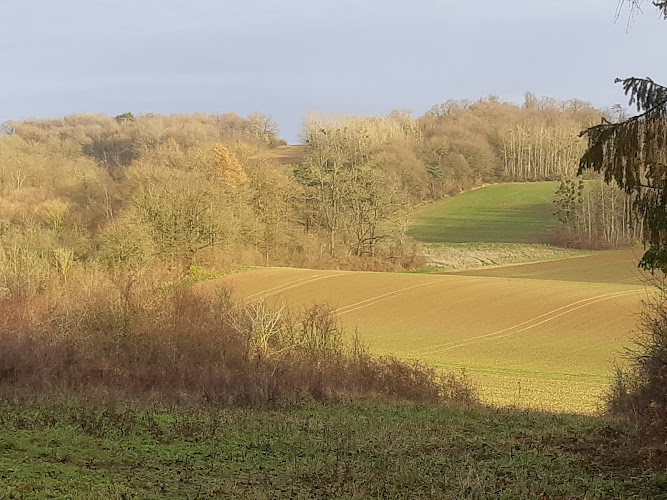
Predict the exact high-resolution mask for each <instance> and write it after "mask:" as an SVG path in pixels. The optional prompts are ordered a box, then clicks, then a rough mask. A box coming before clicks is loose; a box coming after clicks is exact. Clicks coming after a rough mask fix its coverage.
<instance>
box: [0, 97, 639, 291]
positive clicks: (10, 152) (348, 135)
mask: <svg viewBox="0 0 667 500" xmlns="http://www.w3.org/2000/svg"><path fill="white" fill-rule="evenodd" d="M603 116H605V117H607V119H613V113H612V112H611V111H609V112H602V111H599V110H596V109H595V108H593V107H592V106H591V105H589V104H587V103H584V102H582V101H578V100H570V101H557V100H554V99H547V98H542V99H538V98H536V97H535V96H533V95H532V94H526V98H525V102H524V103H523V105H521V106H519V105H516V104H512V103H507V102H502V101H500V100H499V99H498V98H496V97H493V96H491V97H488V98H485V99H480V100H477V101H449V102H446V103H444V104H441V105H438V106H435V107H434V108H432V109H431V110H430V111H429V112H427V113H426V114H425V115H424V116H422V117H420V118H418V119H413V118H412V117H411V116H410V114H409V113H404V112H398V111H397V112H393V113H391V114H390V115H389V116H387V117H385V118H369V117H331V116H317V115H312V116H309V117H308V118H307V119H306V121H305V124H304V129H303V142H304V144H303V147H302V155H301V156H302V157H301V158H298V159H296V160H294V161H293V163H285V162H281V161H278V160H279V157H280V154H281V152H282V151H284V150H285V147H286V145H285V142H284V141H283V140H282V139H280V136H279V129H278V126H277V124H276V123H275V122H274V121H273V120H272V119H271V118H270V117H268V116H266V115H263V114H261V113H255V114H253V115H250V116H248V117H247V118H244V117H241V116H238V115H236V114H234V113H228V114H222V115H206V114H195V115H187V116H186V115H170V116H164V115H154V114H149V115H143V116H138V117H135V116H134V115H132V114H131V113H126V114H123V115H119V116H116V117H109V116H105V115H92V114H84V115H70V116H66V117H64V118H61V119H27V120H24V121H20V122H8V123H6V124H4V126H3V136H2V137H0V276H1V277H2V282H0V286H3V287H5V288H7V289H8V290H10V291H11V293H12V294H16V295H30V294H31V293H34V292H36V291H39V290H43V289H44V288H45V287H46V286H47V284H48V283H49V282H50V281H51V280H52V279H62V280H67V279H68V277H69V276H70V275H72V273H73V272H75V270H76V269H77V268H80V267H82V266H83V267H87V268H90V267H94V268H95V269H98V270H104V269H107V270H114V272H118V271H119V270H123V269H126V270H136V269H141V268H144V267H147V266H152V265H156V264H157V265H160V266H161V267H164V265H163V264H167V265H168V266H167V267H168V268H169V269H173V270H180V271H179V272H181V271H183V270H186V271H187V270H188V269H194V268H196V267H197V266H201V267H205V268H207V269H215V270H224V269H230V268H233V267H235V266H243V265H257V264H280V265H294V266H308V267H339V268H356V269H397V268H408V267H413V266H415V265H419V264H420V260H419V251H418V249H417V247H416V246H415V245H414V244H413V243H411V242H410V240H409V238H407V237H406V230H407V228H408V224H409V217H410V213H411V210H412V208H413V207H415V206H417V205H419V204H423V203H425V202H429V201H432V200H437V199H439V198H442V197H444V196H451V195H455V194H457V193H459V192H461V191H464V190H467V189H470V188H472V187H475V186H479V185H481V184H483V183H492V182H505V181H536V180H547V179H549V180H554V179H563V180H565V179H574V178H575V176H576V173H577V169H578V158H579V157H580V156H581V154H582V152H583V151H584V148H585V146H586V144H585V141H584V140H583V139H580V138H579V135H578V132H579V131H580V130H582V129H584V128H585V127H587V126H590V125H592V124H594V123H598V122H599V121H600V119H601V118H602V117H603ZM573 182H574V181H573ZM573 185H574V184H573ZM577 189H579V188H577ZM582 189H583V188H582ZM587 189H588V188H587ZM591 189H592V188H591ZM596 189H599V188H596ZM604 189H606V190H610V189H612V188H608V187H605V188H604ZM575 191H576V190H575ZM612 191H613V190H612ZM605 193H606V192H605ZM570 194H571V196H570V198H571V200H570V201H569V202H564V201H563V200H564V199H565V198H567V196H565V197H564V195H562V193H561V205H560V208H558V207H557V211H558V212H559V216H560V217H561V220H562V222H563V223H564V227H566V228H567V231H566V232H567V235H568V237H567V238H566V239H567V240H568V242H570V243H571V242H575V243H576V242H577V241H580V240H581V241H583V240H587V241H588V243H591V242H592V240H593V239H594V238H593V235H594V233H595V234H596V235H602V236H603V237H604V238H603V239H604V241H607V242H608V243H610V244H616V243H617V242H618V241H619V240H621V239H622V237H624V236H625V235H626V233H627V232H628V231H626V229H625V228H626V227H628V222H627V221H626V220H625V219H623V217H624V215H623V214H626V213H629V208H628V207H629V202H628V201H627V200H625V199H622V198H623V196H624V195H622V193H620V192H619V191H618V190H616V191H613V193H612V194H613V196H612V195H611V194H609V193H606V194H604V196H603V198H602V203H604V199H607V198H605V196H606V197H609V196H611V198H610V199H611V201H610V203H611V204H612V205H609V206H610V207H613V208H611V210H612V211H613V212H614V214H616V212H618V214H620V215H619V217H621V219H618V217H617V216H616V215H614V216H611V215H609V213H610V209H607V208H605V210H606V211H605V212H604V213H603V214H602V215H601V216H599V217H598V216H597V215H596V216H595V217H594V216H592V215H591V214H590V213H589V214H588V215H582V214H583V212H582V211H585V209H586V208H587V207H588V209H589V212H590V210H591V209H590V207H591V206H592V205H591V202H590V197H589V198H587V199H588V200H589V201H588V202H587V204H586V203H584V202H583V200H584V198H585V195H584V193H583V191H581V192H580V191H577V192H576V193H570ZM617 198H618V199H617ZM568 199H569V198H568ZM563 203H564V204H563ZM568 203H569V205H568ZM599 204H600V203H597V202H596V206H597V205H599ZM580 212H581V213H580ZM600 217H601V218H600ZM594 220H595V221H598V222H597V224H598V225H597V226H595V227H594V224H593V221H594ZM600 220H602V221H605V220H610V221H612V224H613V227H612V229H609V228H607V227H606V226H604V224H602V222H600ZM575 222H576V224H575ZM603 226H604V227H603Z"/></svg>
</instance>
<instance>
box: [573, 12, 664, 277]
mask: <svg viewBox="0 0 667 500" xmlns="http://www.w3.org/2000/svg"><path fill="white" fill-rule="evenodd" d="M629 3H630V5H631V7H632V9H633V11H635V10H636V9H640V8H641V6H642V4H643V3H644V2H643V1H642V0H630V1H629ZM653 5H655V6H656V7H657V8H658V9H659V11H660V12H661V14H662V15H663V16H664V17H665V18H666V19H667V1H661V2H654V3H653ZM616 82H617V83H621V84H622V85H623V89H624V91H625V94H626V95H627V96H628V97H629V100H630V106H633V105H634V106H636V109H637V115H635V116H633V117H631V118H628V119H625V120H622V121H619V122H618V123H612V122H609V121H607V120H605V119H603V120H602V123H601V124H599V125H596V126H594V127H591V128H589V129H587V130H586V131H584V132H583V135H587V136H588V150H587V151H586V152H585V154H584V155H583V157H582V159H581V164H580V171H583V170H586V169H592V170H594V171H596V172H602V173H603V174H604V176H605V180H607V181H612V180H613V181H616V183H617V184H618V185H619V186H620V187H621V188H623V189H624V190H625V191H626V192H627V193H630V194H632V195H633V196H634V198H635V209H636V210H637V212H639V214H640V216H641V217H640V219H641V220H642V221H643V222H642V223H643V225H644V232H643V235H644V241H645V243H647V244H648V245H649V248H648V250H647V252H646V253H645V254H644V257H643V258H642V260H641V262H640V266H641V267H642V268H644V269H647V270H651V271H654V270H662V271H663V272H667V87H665V86H663V85H659V84H658V83H656V82H654V81H653V80H651V79H650V78H635V77H632V78H625V79H620V78H619V79H616Z"/></svg>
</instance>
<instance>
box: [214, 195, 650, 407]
mask: <svg viewBox="0 0 667 500" xmlns="http://www.w3.org/2000/svg"><path fill="white" fill-rule="evenodd" d="M554 190H555V184H554V183H532V184H507V185H495V186H489V187H486V188H482V189H479V190H477V191H473V192H470V193H466V194H464V195H461V196H459V197H455V198H450V199H447V200H443V201H442V202H439V203H436V204H434V205H431V206H429V207H425V208H423V209H422V210H420V211H419V213H418V215H417V217H416V222H415V225H414V226H413V228H412V231H411V234H412V235H413V237H415V238H417V239H420V240H421V241H424V242H431V243H434V242H435V243H437V244H443V245H448V244H449V245H454V246H457V245H458V246H459V247H460V246H461V245H462V243H463V242H467V243H472V244H476V245H477V244H478V243H479V242H485V244H488V245H490V246H489V247H488V248H500V249H501V250H502V249H505V248H508V247H507V245H509V244H513V245H523V244H525V245H535V244H543V243H545V242H547V241H548V239H549V238H550V235H551V234H553V233H552V232H553V229H554V227H555V225H554V222H555V221H554V220H553V215H551V212H552V206H551V201H550V200H551V198H550V196H551V194H552V193H553V191H554ZM475 242H477V243H475ZM494 245H496V246H495V247H494ZM460 248H463V251H464V252H465V249H466V247H465V245H464V246H463V247H460ZM478 248H483V249H484V248H487V247H484V246H482V247H478ZM509 248H514V247H513V246H510V247H509ZM540 248H549V249H550V248H551V247H546V246H544V245H542V247H540ZM640 254H641V252H640V251H634V250H623V251H615V252H597V253H594V254H592V255H591V254H590V253H588V254H583V253H582V254H576V253H574V254H572V253H570V254H568V253H567V251H565V253H562V254H556V255H555V257H553V256H552V255H551V254H550V257H553V258H550V259H548V260H549V261H548V262H536V263H535V262H534V263H527V264H521V265H506V266H500V265H496V266H487V267H486V268H481V269H467V270H465V269H464V270H462V271H457V272H442V273H427V274H409V273H403V274H395V273H370V272H345V271H318V270H307V269H292V268H263V269H255V270H251V271H247V272H244V273H241V274H238V275H234V276H232V277H229V278H225V279H224V280H222V281H225V282H226V283H227V284H228V285H231V286H232V287H233V288H234V289H235V290H236V293H237V294H238V295H240V296H243V297H245V298H246V299H247V300H261V299H266V300H269V301H272V302H285V303H288V304H291V305H295V306H306V305H311V304H313V303H328V304H330V305H332V306H335V307H336V308H337V311H338V316H339V318H340V320H341V321H342V322H343V324H344V325H345V326H346V327H347V329H348V331H353V330H354V329H358V332H359V334H360V336H361V338H362V339H363V340H364V341H365V342H366V343H368V345H369V347H370V348H371V351H372V352H373V353H375V354H379V355H391V356H396V357H398V358H401V359H407V360H415V361H419V362H424V363H428V364H431V365H435V366H438V367H442V368H445V369H449V370H457V371H458V370H465V371H466V373H468V374H469V375H470V376H471V377H472V378H474V379H475V380H477V381H479V384H480V390H481V393H482V396H483V398H484V400H485V401H486V402H489V403H494V404H500V405H510V406H518V407H532V408H539V409H545V410H555V411H573V412H585V413H591V412H595V411H596V410H597V408H598V407H599V405H600V402H601V395H602V394H603V393H604V391H605V390H606V387H607V386H608V383H609V381H610V379H611V375H612V373H613V366H612V365H613V362H614V361H620V360H621V359H622V354H623V349H624V347H625V346H627V345H628V344H629V342H630V340H629V339H630V335H631V332H632V331H633V329H634V327H635V324H636V321H637V315H638V313H639V311H640V307H641V301H642V299H643V298H645V297H646V296H647V293H649V292H648V291H647V287H646V286H645V285H644V281H643V278H642V276H641V274H640V273H639V271H638V270H637V267H636V261H637V258H638V257H639V255H640ZM531 255H532V254H531ZM540 255H541V254H540V253H539V252H538V253H536V254H534V258H535V260H540V259H539V257H540ZM573 256H574V257H573ZM216 283H220V281H218V282H212V283H208V284H206V285H205V286H206V287H212V286H215V284H216Z"/></svg>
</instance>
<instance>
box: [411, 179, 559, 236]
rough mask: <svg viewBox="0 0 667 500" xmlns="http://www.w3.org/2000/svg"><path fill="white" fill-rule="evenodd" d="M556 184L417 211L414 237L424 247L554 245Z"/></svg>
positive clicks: (501, 187)
mask: <svg viewBox="0 0 667 500" xmlns="http://www.w3.org/2000/svg"><path fill="white" fill-rule="evenodd" d="M557 188H558V183H555V182H535V183H516V184H496V185H492V186H486V187H484V188H481V189H477V190H475V191H470V192H468V193H463V194H461V195H459V196H454V197H452V198H446V199H444V200H441V201H438V202H436V203H432V204H430V205H427V206H425V207H422V208H421V209H420V210H418V211H417V212H416V213H415V215H414V217H413V222H412V227H411V229H410V231H409V233H408V234H409V235H410V236H412V237H413V238H415V239H416V240H418V241H422V242H425V243H550V242H551V241H552V239H553V232H554V230H555V229H556V228H557V226H558V220H557V219H556V217H555V216H554V215H553V212H554V207H553V203H552V200H553V195H554V193H555V191H556V189H557Z"/></svg>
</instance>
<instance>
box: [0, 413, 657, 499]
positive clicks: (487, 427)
mask: <svg viewBox="0 0 667 500" xmlns="http://www.w3.org/2000/svg"><path fill="white" fill-rule="evenodd" d="M632 439H633V435H632V430H631V429H630V428H629V427H628V426H627V425H626V424H623V423H621V422H619V421H615V420H604V419H600V418H592V417H582V416H567V415H552V414H542V413H534V412H527V411H512V410H500V409H491V408H483V407H442V406H428V405H427V406H424V405H416V404H399V403H393V404H391V403H390V404H388V403H385V404H379V403H374V404H371V403H339V404H334V405H321V404H308V405H304V406H300V407H292V408H283V409H236V410H221V409H213V408H210V407H207V408H201V407H193V408H190V409H187V408H186V407H178V408H176V409H174V408H171V409H164V410H159V409H155V408H153V409H146V408H144V410H139V411H138V410H133V409H127V408H125V409H124V408H122V407H113V406H107V407H104V408H103V407H98V406H95V405H92V404H82V405H78V404H75V403H27V404H26V403H8V402H4V403H0V498H108V499H114V498H218V497H223V496H224V497H241V496H244V497H248V498H312V497H316V498H322V497H337V498H371V497H376V498H452V499H454V498H457V499H458V498H469V499H482V498H503V499H514V498H517V499H518V498H536V499H537V498H550V499H558V498H588V499H594V498H617V499H621V498H652V499H659V498H667V477H666V476H665V475H664V474H659V473H656V472H648V471H646V470H645V468H644V466H643V465H642V461H641V458H638V457H640V455H637V454H635V453H628V451H627V446H628V443H631V442H632Z"/></svg>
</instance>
